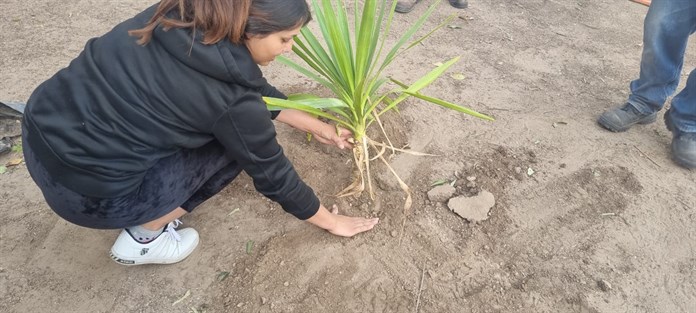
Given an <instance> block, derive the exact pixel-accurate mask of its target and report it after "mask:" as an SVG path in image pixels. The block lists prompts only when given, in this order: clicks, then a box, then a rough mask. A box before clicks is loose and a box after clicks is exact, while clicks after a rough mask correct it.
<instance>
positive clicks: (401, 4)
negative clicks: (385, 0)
mask: <svg viewBox="0 0 696 313" xmlns="http://www.w3.org/2000/svg"><path fill="white" fill-rule="evenodd" d="M418 2H420V0H401V1H397V2H396V8H395V9H394V11H396V12H398V13H408V12H411V10H413V7H415V6H416V4H417V3H418Z"/></svg>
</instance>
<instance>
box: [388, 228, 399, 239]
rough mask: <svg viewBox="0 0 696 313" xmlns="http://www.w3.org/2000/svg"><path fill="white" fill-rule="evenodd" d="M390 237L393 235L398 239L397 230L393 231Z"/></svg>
mask: <svg viewBox="0 0 696 313" xmlns="http://www.w3.org/2000/svg"><path fill="white" fill-rule="evenodd" d="M390 235H391V236H392V237H395V238H396V236H398V235H399V233H398V232H397V231H396V230H392V231H391V233H390Z"/></svg>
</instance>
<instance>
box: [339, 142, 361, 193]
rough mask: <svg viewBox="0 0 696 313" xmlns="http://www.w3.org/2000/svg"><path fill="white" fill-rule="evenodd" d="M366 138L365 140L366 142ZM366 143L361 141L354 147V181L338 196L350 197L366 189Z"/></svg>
mask: <svg viewBox="0 0 696 313" xmlns="http://www.w3.org/2000/svg"><path fill="white" fill-rule="evenodd" d="M364 141H365V140H363V142H364ZM365 150H366V149H365V144H364V143H359V144H356V145H355V146H354V147H353V161H355V168H354V169H353V182H352V183H351V184H350V185H349V186H348V187H346V188H345V189H343V190H341V192H339V193H338V194H337V196H338V197H348V196H353V195H357V194H360V193H362V192H363V191H364V190H365V176H364V173H365V163H367V162H365V160H366V158H365V152H364V151H365Z"/></svg>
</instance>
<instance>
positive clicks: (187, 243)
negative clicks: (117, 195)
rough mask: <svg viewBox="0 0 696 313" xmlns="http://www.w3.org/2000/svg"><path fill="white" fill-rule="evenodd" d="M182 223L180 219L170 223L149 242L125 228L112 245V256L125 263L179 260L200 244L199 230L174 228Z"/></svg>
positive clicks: (172, 261)
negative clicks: (137, 237) (134, 237)
mask: <svg viewBox="0 0 696 313" xmlns="http://www.w3.org/2000/svg"><path fill="white" fill-rule="evenodd" d="M181 224H182V223H181V221H179V220H175V221H174V222H171V223H169V225H167V227H165V229H164V232H163V233H162V234H160V235H159V237H157V238H156V239H155V240H153V241H150V242H148V243H140V242H137V241H136V240H135V239H133V237H131V235H130V234H129V233H128V232H127V231H126V230H125V229H124V230H123V231H121V234H120V235H118V238H117V239H116V242H115V243H114V246H113V247H111V258H112V259H113V260H114V261H116V262H117V263H119V264H123V265H140V264H153V263H154V264H171V263H176V262H179V261H181V260H183V259H185V258H186V257H187V256H189V254H191V252H193V250H194V249H196V246H198V232H197V231H196V230H195V229H193V228H184V229H181V230H179V231H176V230H174V229H175V228H177V227H178V226H179V225H181Z"/></svg>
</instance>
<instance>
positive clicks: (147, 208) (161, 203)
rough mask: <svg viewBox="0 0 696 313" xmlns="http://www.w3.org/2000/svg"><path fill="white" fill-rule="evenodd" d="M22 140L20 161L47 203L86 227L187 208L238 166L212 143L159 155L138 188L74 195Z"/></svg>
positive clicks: (128, 223)
mask: <svg viewBox="0 0 696 313" xmlns="http://www.w3.org/2000/svg"><path fill="white" fill-rule="evenodd" d="M27 141H29V140H28V138H27V136H26V135H25V136H24V138H23V142H24V147H23V152H24V159H25V162H26V164H27V168H28V169H29V174H30V175H31V177H32V178H33V179H34V181H35V182H36V184H37V185H38V186H39V188H40V189H41V192H42V193H43V195H44V198H45V199H46V202H47V203H48V205H49V206H50V207H51V209H52V210H53V211H54V212H56V214H58V215H59V216H60V217H62V218H63V219H65V220H67V221H69V222H71V223H73V224H77V225H80V226H84V227H89V228H97V229H116V228H126V227H132V226H137V225H142V224H145V223H147V222H150V221H153V220H155V219H157V218H159V217H162V216H164V215H166V214H167V213H169V212H171V211H173V210H174V209H176V208H177V207H179V206H181V207H182V208H184V209H185V210H186V211H188V212H191V211H193V209H195V208H196V206H198V205H199V204H201V203H203V202H204V201H205V200H208V199H209V198H210V197H212V196H213V195H215V194H217V193H218V192H220V190H222V189H223V188H224V187H225V186H227V185H228V184H229V183H230V182H232V180H234V178H235V177H237V175H239V173H240V172H241V168H240V167H239V166H238V164H237V163H236V162H235V161H233V160H231V159H229V158H228V157H226V156H225V149H224V148H223V147H222V145H220V143H219V142H217V141H212V142H210V143H208V144H206V145H204V146H202V147H199V148H196V149H181V150H179V151H178V152H177V153H175V154H173V155H171V156H168V157H166V158H162V159H160V160H159V161H158V162H157V163H155V165H154V166H153V167H151V168H150V169H149V170H148V171H147V172H146V174H145V176H144V179H143V181H142V183H141V184H140V185H139V186H138V188H137V189H136V190H134V191H132V192H131V193H129V194H126V195H123V196H119V197H115V198H95V197H89V196H84V195H81V194H79V193H76V192H74V191H72V190H70V189H68V188H66V187H65V186H63V185H61V184H60V183H58V182H57V181H56V180H55V179H53V177H51V175H50V173H48V171H47V170H46V168H45V167H44V166H43V165H42V164H41V163H40V160H39V157H38V155H36V153H34V151H33V149H32V148H31V146H30V145H27V144H26V142H27Z"/></svg>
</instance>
